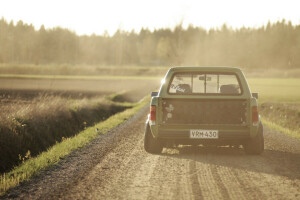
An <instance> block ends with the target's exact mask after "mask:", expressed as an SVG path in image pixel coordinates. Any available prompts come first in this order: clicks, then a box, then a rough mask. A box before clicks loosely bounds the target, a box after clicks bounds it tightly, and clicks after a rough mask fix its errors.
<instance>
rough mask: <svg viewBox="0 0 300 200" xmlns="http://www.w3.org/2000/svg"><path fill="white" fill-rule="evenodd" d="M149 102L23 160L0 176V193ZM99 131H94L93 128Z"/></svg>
mask: <svg viewBox="0 0 300 200" xmlns="http://www.w3.org/2000/svg"><path fill="white" fill-rule="evenodd" d="M148 102H149V98H146V99H144V100H143V101H140V102H139V103H137V104H135V105H134V107H133V108H131V109H127V110H125V111H123V112H121V113H118V114H116V115H113V116H111V117H110V118H109V119H107V120H106V121H103V122H100V123H98V124H96V125H95V126H93V127H89V128H87V129H85V130H84V131H82V132H80V133H79V134H77V135H75V136H73V137H71V138H67V139H64V140H62V141H61V142H60V143H57V144H55V145H54V146H52V147H51V148H49V149H48V150H47V151H45V152H43V153H41V154H40V155H38V156H37V157H35V158H32V159H29V160H26V161H24V163H23V164H21V165H20V166H18V167H16V168H15V169H14V170H12V171H10V172H9V173H7V174H2V176H0V195H3V194H4V193H5V192H6V191H7V190H8V189H10V188H12V187H15V186H17V185H18V184H19V183H20V182H23V181H26V180H29V179H30V178H31V177H32V176H34V175H37V174H38V173H39V172H40V171H42V170H44V169H46V168H47V167H49V166H51V165H54V164H56V163H58V162H59V160H60V159H62V158H64V157H65V156H66V155H68V154H69V153H70V152H72V151H73V150H75V149H77V148H80V147H82V146H84V145H85V144H87V143H88V142H89V141H91V140H93V139H94V138H95V137H96V136H97V135H99V134H105V133H107V132H108V131H109V130H110V129H112V128H114V127H116V126H117V125H119V124H121V123H123V122H124V120H126V119H128V118H130V117H131V116H133V115H134V114H135V113H136V112H137V111H138V110H140V109H141V108H142V107H144V106H145V105H146V104H147V103H148ZM96 129H97V130H100V131H95V130H96Z"/></svg>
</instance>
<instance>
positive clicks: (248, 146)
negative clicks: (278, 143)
mask: <svg viewBox="0 0 300 200" xmlns="http://www.w3.org/2000/svg"><path fill="white" fill-rule="evenodd" d="M263 131H264V128H263V125H262V123H260V124H259V127H258V133H257V135H256V137H255V138H253V139H251V140H250V141H248V142H247V143H245V144H244V145H243V146H244V150H245V152H246V153H247V154H250V155H259V154H261V153H262V152H263V151H264V134H263Z"/></svg>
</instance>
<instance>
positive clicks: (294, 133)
mask: <svg viewBox="0 0 300 200" xmlns="http://www.w3.org/2000/svg"><path fill="white" fill-rule="evenodd" d="M261 120H262V122H263V124H264V125H266V126H268V127H269V128H270V129H273V130H276V131H278V132H281V133H284V134H286V135H289V136H291V137H293V138H297V139H300V131H299V130H298V131H296V130H291V129H288V128H285V127H283V126H281V125H279V124H277V123H274V122H273V121H272V120H269V119H267V118H265V117H262V118H261Z"/></svg>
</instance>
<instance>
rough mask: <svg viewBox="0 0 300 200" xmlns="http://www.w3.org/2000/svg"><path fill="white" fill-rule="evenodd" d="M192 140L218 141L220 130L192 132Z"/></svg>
mask: <svg viewBox="0 0 300 200" xmlns="http://www.w3.org/2000/svg"><path fill="white" fill-rule="evenodd" d="M190 138H192V139H218V138H219V131H218V130H199V129H198V130H195V129H194V130H190Z"/></svg>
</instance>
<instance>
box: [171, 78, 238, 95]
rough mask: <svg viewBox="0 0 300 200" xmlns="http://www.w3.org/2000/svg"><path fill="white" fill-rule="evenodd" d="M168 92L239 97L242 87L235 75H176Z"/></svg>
mask: <svg viewBox="0 0 300 200" xmlns="http://www.w3.org/2000/svg"><path fill="white" fill-rule="evenodd" d="M168 91H169V93H170V94H216V95H229V94H230V95H239V94H241V86H240V83H239V81H238V79H237V76H236V75H235V74H213V73H176V74H174V76H173V78H172V81H171V84H170V85H169V90H168Z"/></svg>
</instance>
